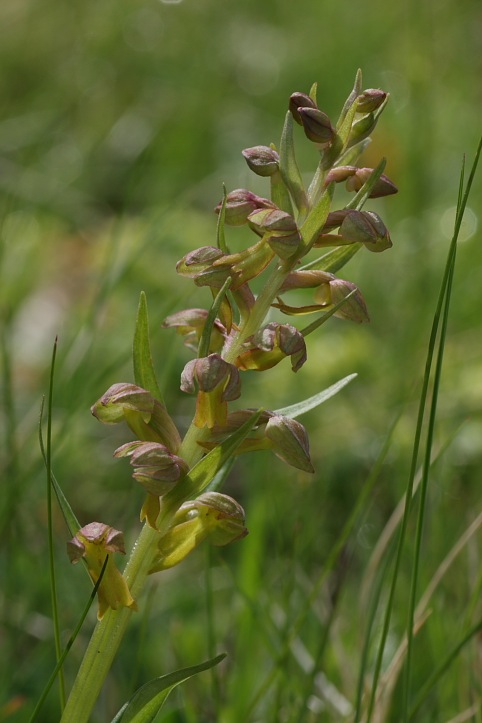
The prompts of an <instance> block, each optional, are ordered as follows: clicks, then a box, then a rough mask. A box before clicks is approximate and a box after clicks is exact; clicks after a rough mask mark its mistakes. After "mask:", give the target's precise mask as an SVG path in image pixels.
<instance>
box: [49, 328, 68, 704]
mask: <svg viewBox="0 0 482 723" xmlns="http://www.w3.org/2000/svg"><path fill="white" fill-rule="evenodd" d="M57 344H58V339H57V337H56V338H55V342H54V346H53V350H52V361H51V364H50V380H49V393H48V404H47V447H46V467H47V534H48V546H49V572H50V597H51V602H52V619H53V624H54V639H55V655H56V657H57V661H59V660H60V657H61V654H62V653H61V644H60V622H59V610H58V604H57V579H56V574H55V560H54V531H53V524H52V482H51V480H52V402H53V387H54V371H55V358H56V355H57ZM59 699H60V709H61V710H63V709H64V707H65V680H64V675H63V672H62V670H60V674H59Z"/></svg>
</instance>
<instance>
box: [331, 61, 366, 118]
mask: <svg viewBox="0 0 482 723" xmlns="http://www.w3.org/2000/svg"><path fill="white" fill-rule="evenodd" d="M362 83H363V81H362V72H361V70H360V68H358V70H357V73H356V76H355V83H354V85H353V89H352V91H351V93H350V95H349V96H348V98H347V99H346V101H345V104H344V106H343V109H342V111H341V113H340V117H339V118H338V123H337V127H338V126H340V125H341V124H342V123H343V119H344V118H345V116H346V114H347V113H348V110H349V109H350V107H351V106H352V104H353V101H354V100H355V99H356V98H357V97H358V96H359V95H360V93H361V91H362Z"/></svg>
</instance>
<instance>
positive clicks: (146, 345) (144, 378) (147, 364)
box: [132, 291, 164, 404]
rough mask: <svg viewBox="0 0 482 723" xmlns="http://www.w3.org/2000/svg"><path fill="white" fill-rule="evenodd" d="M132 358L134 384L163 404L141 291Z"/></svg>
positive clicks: (145, 305) (145, 303) (144, 302)
mask: <svg viewBox="0 0 482 723" xmlns="http://www.w3.org/2000/svg"><path fill="white" fill-rule="evenodd" d="M132 358H133V364H134V379H135V382H136V384H137V385H138V386H139V387H142V388H143V389H147V391H148V392H150V393H151V394H152V396H153V397H155V398H156V399H157V400H158V401H159V402H161V404H163V403H164V401H163V398H162V393H161V389H160V387H159V384H158V383H157V377H156V372H155V371H154V364H153V362H152V355H151V343H150V340H149V318H148V314H147V299H146V295H145V293H144V292H143V291H141V295H140V298H139V307H138V310H137V319H136V329H135V332H134V344H133V348H132Z"/></svg>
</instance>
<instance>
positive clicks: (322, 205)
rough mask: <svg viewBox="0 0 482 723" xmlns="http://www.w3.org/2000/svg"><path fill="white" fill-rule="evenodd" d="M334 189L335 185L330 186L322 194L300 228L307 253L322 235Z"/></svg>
mask: <svg viewBox="0 0 482 723" xmlns="http://www.w3.org/2000/svg"><path fill="white" fill-rule="evenodd" d="M334 187H335V184H334V183H330V184H329V186H328V187H327V188H326V189H325V191H324V192H323V193H322V195H321V197H320V200H319V201H318V202H317V204H316V206H314V207H313V208H312V209H311V211H310V212H309V214H308V216H307V218H306V219H305V221H304V223H303V224H302V226H301V228H300V233H301V237H302V239H303V246H304V249H305V253H306V252H307V251H308V250H309V249H310V248H311V246H312V245H313V243H314V242H315V241H316V238H317V236H318V235H319V234H320V232H321V229H322V228H323V226H324V225H325V221H326V219H327V216H328V214H329V212H330V206H331V201H332V199H333V192H334Z"/></svg>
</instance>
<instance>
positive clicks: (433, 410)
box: [402, 138, 482, 723]
mask: <svg viewBox="0 0 482 723" xmlns="http://www.w3.org/2000/svg"><path fill="white" fill-rule="evenodd" d="M481 147H482V138H481V142H480V143H479V147H478V150H477V154H476V157H475V161H474V164H473V166H472V173H471V176H470V178H469V181H468V183H467V187H466V190H465V193H464V190H463V188H464V170H465V159H464V162H463V163H462V169H461V173H460V184H459V197H458V204H457V215H456V220H455V227H454V234H453V238H452V242H451V244H450V249H449V260H448V263H447V268H446V284H445V293H444V294H443V295H442V294H441V296H440V299H439V302H440V303H439V308H438V309H437V311H439V309H440V311H439V314H441V317H442V323H441V328H440V338H439V344H438V351H437V359H436V363H435V374H434V382H433V393H432V401H431V405H430V413H429V420H428V429H427V441H426V445H425V455H424V463H423V473H422V482H421V485H420V505H419V512H418V519H417V529H416V535H415V553H414V555H415V556H414V565H413V571H412V579H411V586H410V600H409V609H408V622H407V661H406V666H405V675H404V685H403V693H402V700H403V708H402V710H403V721H404V722H405V723H406V722H407V721H408V711H409V700H410V677H411V668H412V661H413V626H414V619H415V605H416V597H417V583H418V577H419V569H420V554H421V548H422V534H423V527H424V519H425V508H426V500H427V489H428V479H429V472H430V460H431V455H432V445H433V437H434V430H435V420H436V415H437V401H438V394H439V389H440V379H441V376H442V364H443V356H444V349H445V340H446V335H447V326H448V316H449V311H450V300H451V293H452V283H453V276H454V270H455V261H456V257H457V241H458V237H459V233H460V227H461V224H462V219H463V215H464V211H465V207H466V205H467V201H468V198H469V193H470V188H471V185H472V181H473V178H474V174H475V170H476V168H477V163H478V158H479V154H480V149H481Z"/></svg>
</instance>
